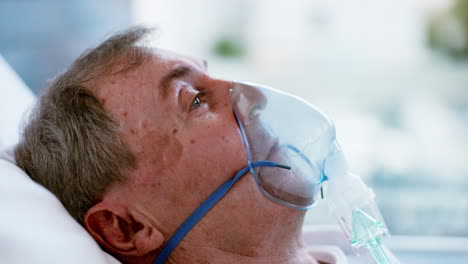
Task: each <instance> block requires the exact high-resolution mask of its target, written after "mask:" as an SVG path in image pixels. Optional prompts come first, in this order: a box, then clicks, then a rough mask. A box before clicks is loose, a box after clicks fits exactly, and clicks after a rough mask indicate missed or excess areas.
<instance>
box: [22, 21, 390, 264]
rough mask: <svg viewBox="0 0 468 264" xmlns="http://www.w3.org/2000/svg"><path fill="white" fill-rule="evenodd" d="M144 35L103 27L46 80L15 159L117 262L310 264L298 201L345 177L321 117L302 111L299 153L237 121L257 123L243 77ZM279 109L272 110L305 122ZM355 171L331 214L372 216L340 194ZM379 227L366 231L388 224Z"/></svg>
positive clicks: (261, 102) (307, 201)
mask: <svg viewBox="0 0 468 264" xmlns="http://www.w3.org/2000/svg"><path fill="white" fill-rule="evenodd" d="M149 32H150V30H149V29H147V28H143V27H136V28H132V29H129V30H127V31H125V32H123V33H120V34H117V35H114V36H112V37H111V38H109V39H107V40H106V41H104V42H103V43H102V44H101V45H99V46H98V47H97V48H95V49H91V50H88V51H86V52H85V53H84V54H82V55H81V56H80V57H79V58H78V59H77V60H76V61H75V62H74V63H73V64H72V65H71V67H70V68H69V69H68V70H67V71H66V72H64V73H62V74H60V75H59V76H58V77H57V78H56V79H55V80H54V81H53V82H52V83H51V84H50V86H49V88H48V89H47V90H46V91H45V93H44V95H43V96H42V97H41V98H40V101H39V103H38V105H37V108H36V111H35V112H34V116H33V117H32V118H31V120H30V123H29V124H28V126H27V127H26V128H25V130H24V135H23V139H22V140H21V142H20V143H19V144H18V145H17V147H16V149H15V158H16V162H17V164H18V166H20V167H21V168H22V169H23V170H24V171H25V172H26V173H28V175H30V177H31V178H32V179H34V180H35V181H37V182H39V183H41V184H42V185H44V186H45V187H46V188H48V189H49V190H51V191H52V192H53V193H54V194H55V195H56V196H57V197H58V198H59V199H60V200H61V202H62V203H63V205H64V206H65V208H66V209H67V210H68V212H69V213H70V214H71V215H72V216H73V217H74V218H75V219H76V220H77V221H78V222H79V223H80V224H81V225H83V226H84V227H85V228H86V230H87V231H88V232H89V234H90V235H91V236H92V237H93V238H94V239H95V240H96V241H97V242H98V243H99V244H100V245H101V247H102V248H104V249H105V250H106V251H108V252H110V253H111V254H112V255H114V256H116V257H117V258H118V259H119V260H120V261H122V262H123V263H153V261H155V259H156V261H155V263H164V262H166V263H247V264H248V263H252V264H254V263H269V264H270V263H273V264H274V263H294V264H301V263H319V262H318V261H317V260H316V259H315V258H314V257H313V256H312V255H310V252H309V251H308V250H307V249H306V248H305V246H304V245H303V243H302V238H301V231H302V224H303V220H304V215H305V212H306V211H305V210H296V209H308V208H310V207H311V206H312V205H313V204H315V202H316V200H317V199H318V198H320V197H321V198H323V197H324V191H323V189H322V187H321V184H322V183H323V182H325V181H327V180H328V177H327V176H333V174H336V175H339V174H343V172H339V170H337V169H336V166H334V165H333V166H332V165H329V164H339V163H336V162H335V161H336V160H338V161H339V160H341V159H340V157H341V151H340V149H339V146H338V145H337V143H336V142H335V132H334V127H333V125H332V123H331V121H329V120H328V119H327V118H326V117H325V116H324V115H323V114H322V113H321V112H320V111H318V110H316V109H315V108H313V107H310V106H306V107H305V108H304V107H303V108H304V109H305V110H306V113H307V116H308V117H310V118H312V122H310V123H313V124H314V125H315V126H318V127H316V128H317V129H315V131H318V132H319V133H321V134H320V136H319V137H318V136H313V137H311V139H309V141H306V146H305V147H304V148H303V149H302V150H298V149H297V148H295V147H294V146H292V145H291V144H283V145H282V146H280V145H279V143H278V138H277V137H275V136H272V134H270V129H269V128H267V127H268V126H266V125H265V126H264V124H263V123H261V122H263V120H262V121H255V122H254V121H252V122H250V123H248V122H247V123H245V120H244V121H242V119H243V117H244V119H249V120H250V119H251V120H260V118H258V112H259V111H258V110H259V109H263V108H265V104H266V101H267V100H266V98H265V97H264V96H265V95H264V94H263V93H261V92H258V91H256V89H247V88H245V87H248V85H245V87H244V88H245V89H244V90H243V88H242V87H243V86H242V85H240V86H239V87H241V88H242V89H241V88H239V89H238V90H240V91H241V92H240V93H239V94H235V93H233V92H232V91H233V90H235V89H232V88H233V86H235V85H237V84H235V83H233V82H229V81H225V80H220V79H216V78H213V77H211V76H210V75H209V74H208V72H207V64H206V62H204V61H199V60H195V59H192V58H187V57H184V56H181V55H178V54H175V53H173V52H170V51H166V50H161V49H151V48H148V47H145V46H141V45H139V44H140V43H141V41H142V40H143V39H144V37H145V36H146V35H147V34H148V33H149ZM265 92H267V93H268V92H271V91H269V90H268V89H267V90H265ZM236 96H237V97H236ZM233 98H234V99H233ZM233 100H234V102H233ZM235 100H239V102H237V103H236V101H235ZM288 100H289V99H288ZM294 100H297V99H294ZM284 103H286V101H284ZM301 103H302V104H304V102H302V101H301ZM236 104H238V105H236ZM304 105H305V104H304ZM282 106H283V100H282V99H281V100H280V101H279V107H280V112H282V115H283V117H282V118H285V119H292V122H293V123H294V124H296V123H304V124H305V125H306V126H309V124H308V123H307V122H305V121H304V119H302V118H300V119H296V120H295V119H294V118H293V117H292V116H291V117H289V116H288V114H286V113H285V112H284V110H282V109H281V107H282ZM299 108H300V107H299ZM299 108H298V109H299ZM236 109H237V111H236ZM285 114H286V115H285ZM280 115H281V113H280ZM277 118H278V116H277V115H273V119H277ZM242 122H244V124H242ZM256 122H257V123H256ZM252 124H253V125H252ZM320 124H321V125H320ZM291 130H293V131H294V128H293V129H291V128H289V127H287V129H286V132H287V134H290V133H289V131H291ZM298 130H305V133H306V134H310V131H309V130H310V127H307V129H306V127H301V128H298ZM311 131H314V130H311ZM294 138H295V137H293V139H294ZM299 140H302V141H303V138H300V139H299ZM249 144H250V145H249ZM314 144H315V145H314ZM310 146H313V147H310ZM319 150H324V151H322V152H320V151H319ZM308 151H312V152H310V153H312V154H311V155H312V156H310V157H314V158H317V160H316V161H313V160H310V158H308V157H307V155H308V154H307V153H308ZM289 152H292V153H293V154H292V155H290V154H288V153H289ZM294 159H295V160H294ZM325 161H326V162H325ZM282 163H283V164H282ZM247 164H248V166H246V165H247ZM291 164H295V165H297V166H294V167H291V166H289V165H291ZM301 164H303V165H301ZM301 166H304V168H305V170H308V172H307V173H305V171H303V170H302V169H301V168H302V167H301ZM323 166H324V167H323ZM261 167H263V168H261ZM338 167H339V166H338ZM258 168H261V169H260V170H258ZM278 168H279V169H278ZM254 169H255V170H257V171H254ZM252 172H254V174H255V177H252ZM244 174H245V176H243V175H244ZM265 175H267V176H265ZM305 175H307V176H305ZM310 175H316V176H317V177H316V178H315V181H310V180H309V178H310V177H312V176H310ZM262 177H263V178H262ZM356 179H357V178H353V177H348V178H346V177H345V178H342V181H343V182H346V184H345V185H343V186H344V187H343V189H336V187H334V188H335V191H334V192H335V194H338V193H339V195H338V196H337V197H339V199H338V200H339V202H340V204H338V205H339V208H342V209H343V208H347V207H349V208H350V210H349V214H348V211H346V213H347V214H346V215H345V216H344V217H341V218H340V219H341V220H342V221H344V222H343V223H342V224H344V225H349V224H351V222H353V223H354V222H355V221H354V220H355V217H361V218H359V219H364V220H365V221H357V223H370V224H372V223H373V222H372V221H373V218H372V217H370V216H369V214H368V213H364V211H366V210H367V209H366V208H364V207H362V208H357V207H352V206H351V205H350V204H348V202H349V201H348V199H343V197H342V194H345V193H349V194H351V195H353V194H354V190H353V191H352V192H350V191H349V188H350V187H351V186H353V185H355V186H358V187H359V188H361V186H364V185H361V184H360V182H359V181H357V180H356ZM332 186H338V185H336V184H334V185H332ZM362 190H363V192H362V193H366V188H364V187H362ZM332 193H333V188H332ZM359 197H360V199H361V198H362V197H364V196H363V195H361V196H359ZM269 198H270V199H269ZM359 201H361V200H359ZM362 204H368V203H367V202H365V203H362ZM284 205H286V206H284ZM361 209H365V210H364V211H362V210H361ZM343 210H344V209H343ZM351 210H353V211H352V217H353V219H348V218H347V217H351ZM366 212H373V208H370V210H367V211H366ZM376 215H377V216H378V214H376ZM362 217H364V218H362ZM375 223H377V224H379V226H375V227H372V226H371V227H366V228H369V229H368V230H371V231H372V232H374V233H375V234H376V235H380V234H382V233H383V232H385V230H386V229H385V228H384V226H382V225H381V222H379V221H375ZM354 228H358V229H360V228H361V227H360V226H357V227H356V226H354V225H353V229H354ZM361 233H362V234H368V233H369V232H361ZM355 238H356V239H357V240H358V242H359V243H360V241H361V240H362V241H363V243H364V242H366V243H367V242H368V241H371V239H370V238H369V237H367V236H366V237H355ZM372 241H373V240H372ZM376 243H377V244H375V245H377V246H378V243H379V242H378V240H376ZM376 250H378V248H377V249H376ZM382 254H383V253H382ZM382 263H383V262H382ZM385 263H387V262H385Z"/></svg>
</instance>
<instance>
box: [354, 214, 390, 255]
mask: <svg viewBox="0 0 468 264" xmlns="http://www.w3.org/2000/svg"><path fill="white" fill-rule="evenodd" d="M384 229H385V227H384V225H383V224H382V222H380V221H378V220H376V219H374V218H372V217H371V216H369V215H368V214H366V213H365V212H363V211H362V210H361V209H356V210H354V211H353V214H352V233H351V243H352V244H353V245H356V246H361V245H363V246H365V247H366V248H367V249H369V251H370V253H371V254H372V256H373V257H374V260H375V262H376V263H377V264H391V263H392V262H391V261H390V259H389V257H388V256H387V253H386V252H385V250H384V248H383V247H382V245H381V244H380V236H381V235H382V233H383V231H384Z"/></svg>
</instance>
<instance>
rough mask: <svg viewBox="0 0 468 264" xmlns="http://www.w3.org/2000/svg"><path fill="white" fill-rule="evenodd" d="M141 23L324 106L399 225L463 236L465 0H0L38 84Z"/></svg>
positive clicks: (30, 79)
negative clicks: (120, 31)
mask: <svg viewBox="0 0 468 264" xmlns="http://www.w3.org/2000/svg"><path fill="white" fill-rule="evenodd" d="M134 23H144V24H147V25H153V26H156V27H157V28H159V30H158V34H157V38H156V44H157V46H160V47H163V48H167V49H171V50H175V51H178V52H180V53H184V54H188V55H191V56H194V57H196V58H203V59H207V60H208V62H209V69H210V72H211V73H212V74H213V75H215V76H218V77H221V78H226V79H235V80H248V81H251V82H257V83H263V84H267V85H270V86H273V87H276V88H279V89H282V90H285V91H288V92H291V93H294V94H297V95H299V96H301V97H304V98H306V99H307V100H308V101H310V102H312V103H313V104H315V105H317V106H319V107H320V108H322V109H323V110H324V111H325V112H327V113H328V114H329V115H330V116H331V117H332V119H333V120H335V123H336V127H337V132H338V139H339V140H340V142H341V145H342V147H343V149H344V150H345V152H346V153H347V154H348V157H349V160H350V164H351V168H352V169H353V171H354V172H356V173H358V174H360V175H361V176H362V177H363V178H364V179H365V180H366V181H367V182H368V183H369V184H370V185H371V186H372V187H373V188H374V190H375V192H376V194H377V200H378V202H379V205H380V207H381V210H382V213H383V215H384V218H385V219H386V221H387V224H388V226H389V228H390V230H391V231H392V233H393V234H401V235H443V236H444V235H450V236H468V195H467V193H468V136H467V135H468V0H377V1H376V0H348V1H338V0H293V1H280V0H237V1H215V0H199V1H190V0H171V1H162V0H118V1H111V0H105V1H91V0H85V1H59V0H35V1H33V0H16V1H15V0H0V54H2V55H3V56H4V57H5V58H6V60H7V61H8V62H9V63H10V64H11V65H12V66H13V67H14V68H15V70H16V71H17V72H18V73H19V74H20V75H21V77H22V78H23V79H24V80H25V82H26V83H27V84H28V85H29V87H31V89H32V90H33V91H34V92H36V93H37V92H39V90H40V89H41V88H43V87H44V86H45V85H46V81H47V80H48V79H50V78H51V77H53V76H54V75H55V74H57V73H58V72H60V71H62V70H63V69H64V68H65V67H66V66H67V65H69V64H70V63H71V62H72V60H73V59H74V58H75V57H76V56H77V55H78V54H80V53H81V52H82V51H83V50H84V49H86V48H88V47H90V46H94V45H96V44H98V43H99V42H100V41H102V40H104V39H105V37H106V36H109V34H110V33H112V32H114V31H116V30H118V29H122V28H123V27H125V26H128V25H131V24H134ZM0 96H1V95H0ZM329 221H334V220H333V219H332V218H331V217H330V216H329V214H328V212H327V210H326V207H325V205H324V204H322V205H319V206H318V207H317V208H314V209H312V210H310V211H309V213H308V216H307V219H306V223H307V224H311V223H330V222H329ZM333 223H334V222H333Z"/></svg>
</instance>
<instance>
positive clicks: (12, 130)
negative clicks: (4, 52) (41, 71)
mask: <svg viewBox="0 0 468 264" xmlns="http://www.w3.org/2000/svg"><path fill="white" fill-rule="evenodd" d="M34 100H35V98H34V95H33V94H32V92H31V91H30V90H29V89H28V87H27V86H26V84H24V82H23V81H22V80H21V79H20V78H19V77H18V75H16V73H15V71H14V70H13V69H12V68H11V67H10V65H8V63H7V62H6V61H5V60H4V59H3V57H2V56H1V55H0V146H2V145H3V146H6V145H11V144H15V143H16V142H18V137H19V133H18V131H19V128H20V124H21V121H22V117H23V116H24V114H25V112H26V111H27V110H28V109H29V108H30V107H31V106H32V105H33V103H34Z"/></svg>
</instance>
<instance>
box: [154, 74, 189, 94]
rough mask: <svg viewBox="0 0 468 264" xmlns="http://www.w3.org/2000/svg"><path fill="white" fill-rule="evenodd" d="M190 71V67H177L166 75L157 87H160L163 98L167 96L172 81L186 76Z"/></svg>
mask: <svg viewBox="0 0 468 264" xmlns="http://www.w3.org/2000/svg"><path fill="white" fill-rule="evenodd" d="M191 71H192V68H190V67H187V66H178V67H176V68H174V69H172V70H170V71H169V72H168V73H166V75H164V76H163V77H162V78H161V80H160V81H159V87H161V90H162V96H163V98H166V97H167V96H168V94H169V88H170V84H171V82H172V80H174V79H176V78H181V77H184V76H187V75H188V74H189V73H190V72H191Z"/></svg>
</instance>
